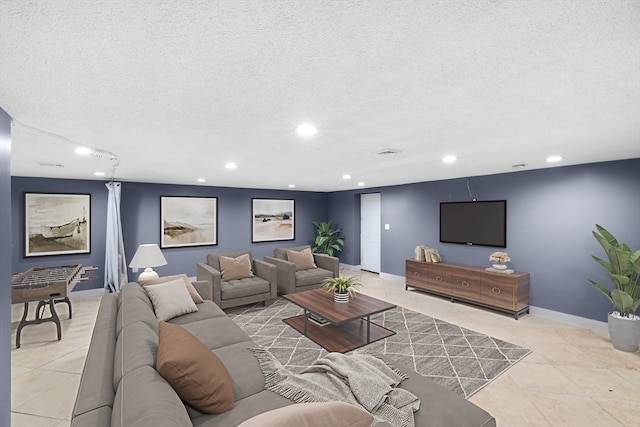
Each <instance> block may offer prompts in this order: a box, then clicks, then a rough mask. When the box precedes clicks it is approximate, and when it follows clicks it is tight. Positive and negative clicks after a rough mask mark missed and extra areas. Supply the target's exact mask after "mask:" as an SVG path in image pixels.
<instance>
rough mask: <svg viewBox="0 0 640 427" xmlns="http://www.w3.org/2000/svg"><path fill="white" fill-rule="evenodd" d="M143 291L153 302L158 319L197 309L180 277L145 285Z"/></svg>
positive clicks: (171, 317)
mask: <svg viewBox="0 0 640 427" xmlns="http://www.w3.org/2000/svg"><path fill="white" fill-rule="evenodd" d="M144 289H145V291H146V292H147V294H148V295H149V299H150V300H151V302H152V303H153V309H154V311H155V313H156V317H157V318H158V320H169V319H173V318H174V317H177V316H180V315H182V314H187V313H193V312H194V311H198V307H196V305H195V303H194V302H193V299H191V295H189V292H188V291H187V288H185V287H184V286H183V284H182V279H176V280H174V281H171V282H165V283H159V284H157V285H152V286H146V287H145V288H144Z"/></svg>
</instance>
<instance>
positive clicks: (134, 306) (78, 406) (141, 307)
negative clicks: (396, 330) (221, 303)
mask: <svg viewBox="0 0 640 427" xmlns="http://www.w3.org/2000/svg"><path fill="white" fill-rule="evenodd" d="M194 286H195V287H196V289H197V290H198V292H199V293H200V295H201V296H202V298H203V299H204V300H205V301H204V303H201V304H198V311H197V312H194V313H189V314H185V315H182V316H179V317H176V318H173V319H171V320H170V321H169V322H170V323H174V324H179V325H181V326H183V327H184V328H185V329H186V330H188V331H189V332H190V333H191V334H193V335H195V336H196V337H197V338H199V339H200V340H201V341H202V342H203V343H204V344H205V345H206V346H208V347H209V348H210V349H211V350H212V351H213V352H214V353H215V354H216V355H217V356H218V357H219V358H220V359H221V360H222V362H223V363H224V365H225V366H226V368H227V369H228V371H229V373H230V375H231V378H232V380H233V387H234V394H235V396H234V397H235V407H234V408H233V409H232V410H230V411H227V412H224V413H221V414H215V415H210V414H202V413H200V412H198V411H196V410H194V409H193V408H190V407H188V406H185V404H184V403H183V402H182V401H181V400H180V398H179V397H178V395H177V394H176V393H175V391H174V390H173V388H172V387H171V386H170V385H169V384H168V383H167V382H166V381H165V380H164V379H163V378H162V377H161V376H160V374H158V372H157V371H156V369H155V358H156V352H157V346H158V335H157V332H158V319H157V318H156V316H155V314H154V310H153V305H152V303H151V301H150V300H149V298H148V297H147V294H146V292H145V291H144V289H143V288H142V287H141V286H140V285H138V284H137V283H130V284H128V285H125V286H124V287H123V288H122V290H121V291H120V293H119V294H106V295H104V297H103V298H102V301H101V304H100V308H99V310H98V315H97V319H96V324H95V327H94V330H93V336H92V338H91V343H90V346H89V351H88V354H87V359H86V363H85V367H84V371H83V373H82V378H81V382H80V387H79V390H78V396H77V398H76V403H75V407H74V409H73V414H72V421H71V426H72V427H103V426H104V427H106V426H111V427H120V426H123V427H143V426H144V427H148V426H153V427H163V426H167V427H168V426H171V427H174V426H178V427H180V426H185V427H190V426H198V427H200V426H201V427H213V426H216V427H236V426H237V425H238V424H240V423H242V422H243V421H245V420H247V419H249V418H251V417H254V416H256V415H259V414H262V413H264V412H266V411H269V410H272V409H276V408H281V407H284V406H287V405H292V404H293V405H294V404H295V403H293V402H292V401H290V400H288V399H286V398H284V397H281V396H279V395H278V394H276V393H274V392H271V391H269V390H266V389H265V388H264V376H263V374H262V371H261V370H260V367H259V365H258V361H257V359H256V357H255V355H254V353H253V352H252V351H250V350H249V349H250V348H251V347H254V346H255V344H254V343H253V341H251V339H250V338H249V336H248V335H247V334H246V333H245V332H243V331H242V330H241V329H240V328H239V327H238V326H237V325H236V324H235V323H234V322H233V321H231V320H230V319H229V318H228V317H227V316H226V315H225V313H224V312H223V311H222V310H221V309H220V308H219V307H218V306H217V305H215V304H214V303H213V302H212V301H211V299H212V289H211V285H210V284H209V283H208V282H194ZM398 368H399V369H401V370H402V371H405V372H406V373H407V374H409V376H410V378H409V379H408V380H405V381H403V383H402V387H404V388H406V389H408V390H410V391H411V392H413V393H414V394H416V395H417V396H418V397H419V398H420V399H421V402H422V405H421V409H420V411H418V412H417V413H416V414H415V420H416V426H427V425H428V426H443V427H444V426H447V427H448V426H460V427H462V426H469V427H471V426H473V427H480V426H482V427H490V426H495V425H496V424H495V419H494V418H493V417H492V416H491V415H490V414H488V413H487V412H486V411H484V410H482V409H480V408H479V407H477V406H475V405H474V404H472V403H470V402H468V401H466V400H465V399H463V398H461V397H459V396H457V395H455V394H454V393H452V392H450V391H448V390H446V389H444V388H442V387H441V386H439V385H438V384H436V383H434V382H431V381H429V380H427V379H426V378H424V377H422V376H420V375H418V374H415V373H411V372H409V371H408V370H406V368H403V367H398Z"/></svg>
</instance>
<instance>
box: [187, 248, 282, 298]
mask: <svg viewBox="0 0 640 427" xmlns="http://www.w3.org/2000/svg"><path fill="white" fill-rule="evenodd" d="M244 254H249V259H250V262H251V271H252V272H253V274H254V275H253V277H248V278H242V279H233V280H229V281H224V280H222V270H221V269H220V256H226V257H229V258H237V257H239V256H240V255H244ZM196 275H197V279H198V280H206V281H208V282H209V283H211V284H212V286H213V298H212V299H213V302H215V303H216V304H217V305H218V306H219V307H220V308H229V307H236V306H239V305H245V304H255V303H257V302H262V303H263V305H266V302H267V301H269V300H272V299H275V298H277V296H278V287H277V284H276V281H277V272H276V267H275V266H274V265H273V264H269V263H267V262H264V261H260V260H257V259H253V255H252V254H251V251H244V252H230V253H223V254H208V255H207V262H201V263H198V264H197V265H196Z"/></svg>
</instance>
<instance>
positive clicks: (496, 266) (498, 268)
mask: <svg viewBox="0 0 640 427" xmlns="http://www.w3.org/2000/svg"><path fill="white" fill-rule="evenodd" d="M493 268H495V269H496V270H506V269H507V264H501V263H499V264H493Z"/></svg>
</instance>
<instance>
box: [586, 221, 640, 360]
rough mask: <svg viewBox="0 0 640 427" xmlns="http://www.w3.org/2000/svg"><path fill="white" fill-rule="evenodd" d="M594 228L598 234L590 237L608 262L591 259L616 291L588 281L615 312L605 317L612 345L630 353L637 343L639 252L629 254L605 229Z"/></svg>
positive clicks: (639, 322)
mask: <svg viewBox="0 0 640 427" xmlns="http://www.w3.org/2000/svg"><path fill="white" fill-rule="evenodd" d="M596 228H597V229H598V231H597V232H596V231H594V232H593V236H594V237H595V238H596V240H597V241H598V243H600V246H602V248H603V249H604V251H605V253H606V254H607V259H608V261H605V260H604V259H601V258H598V257H597V256H593V255H592V257H593V259H595V260H596V262H597V263H598V264H600V265H601V266H602V267H604V268H605V270H607V272H608V273H609V278H610V279H611V281H612V282H613V284H614V288H615V289H613V290H609V289H608V288H606V287H604V286H602V285H601V284H599V283H598V282H595V281H593V280H591V279H590V280H589V282H591V284H592V285H593V286H595V288H596V289H598V290H599V291H600V292H601V293H602V294H604V295H605V296H606V297H607V298H609V300H610V301H611V303H612V304H613V306H614V307H615V308H616V309H617V311H613V312H611V313H609V318H608V320H609V321H608V326H609V337H610V338H611V343H612V344H613V346H614V347H615V348H617V349H618V350H622V351H630V352H633V351H636V350H637V349H638V344H639V343H640V316H636V315H635V314H634V312H635V311H636V310H637V308H638V306H640V249H638V250H636V251H632V250H631V249H630V248H629V246H628V245H626V244H624V243H623V244H620V243H618V241H617V240H616V238H615V237H614V236H613V235H612V234H611V233H609V232H608V231H607V230H606V229H605V228H604V227H602V226H600V225H597V224H596Z"/></svg>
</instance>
